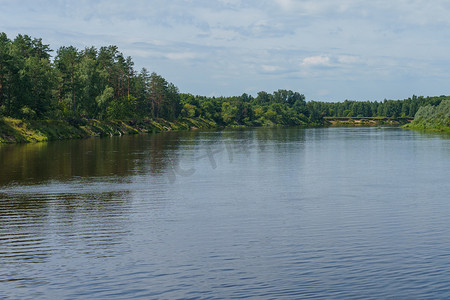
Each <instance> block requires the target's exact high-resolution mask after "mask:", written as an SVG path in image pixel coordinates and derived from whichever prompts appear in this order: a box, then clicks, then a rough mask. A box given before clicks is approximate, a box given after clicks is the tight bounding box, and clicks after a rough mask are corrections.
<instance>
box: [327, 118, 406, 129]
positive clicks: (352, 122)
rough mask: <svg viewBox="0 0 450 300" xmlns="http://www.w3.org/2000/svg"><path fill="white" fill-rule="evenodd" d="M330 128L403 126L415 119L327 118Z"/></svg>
mask: <svg viewBox="0 0 450 300" xmlns="http://www.w3.org/2000/svg"><path fill="white" fill-rule="evenodd" d="M324 119H325V122H326V123H327V125H328V126H332V127H340V126H344V127H345V126H350V127H352V126H380V125H390V126H401V125H405V124H408V123H410V122H412V121H413V118H387V117H325V118H324Z"/></svg>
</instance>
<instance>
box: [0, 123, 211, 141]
mask: <svg viewBox="0 0 450 300" xmlns="http://www.w3.org/2000/svg"><path fill="white" fill-rule="evenodd" d="M215 127H217V124H215V123H214V122H213V121H210V120H206V119H203V118H182V119H178V120H175V121H173V122H170V121H167V120H163V119H156V120H150V119H145V120H139V121H136V120H132V121H99V120H87V119H82V120H39V121H25V120H18V119H13V118H7V117H5V118H0V143H32V142H46V141H55V140H67V139H83V138H88V137H95V136H115V135H116V136H117V135H129V134H140V133H158V132H163V131H171V130H191V129H207V128H215Z"/></svg>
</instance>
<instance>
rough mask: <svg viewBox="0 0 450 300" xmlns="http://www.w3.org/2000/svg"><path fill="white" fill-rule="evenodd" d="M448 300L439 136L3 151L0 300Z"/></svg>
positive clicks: (181, 138) (234, 135) (447, 185)
mask: <svg viewBox="0 0 450 300" xmlns="http://www.w3.org/2000/svg"><path fill="white" fill-rule="evenodd" d="M309 297H311V298H324V299H330V298H345V299H351V298H365V299H367V298H373V299H380V298H389V297H392V298H404V299H415V298H420V299H423V298H447V299H448V298H450V138H449V137H448V136H443V135H430V134H422V133H418V132H414V131H407V130H402V129H398V128H326V129H296V128H289V129H248V130H236V131H206V132H205V131H203V132H202V131H192V132H172V133H167V134H159V135H141V136H126V137H114V138H103V139H99V138H95V139H88V140H81V141H63V142H52V143H40V144H29V145H7V146H1V147H0V298H7V299H9V298H11V299H41V298H42V299H93V298H95V299H133V298H141V299H149V298H150V299H153V298H155V299H177V298H183V299H188V298H191V299H197V298H221V299H223V298H225V299H229V298H260V299H268V298H272V299H279V298H289V299H292V298H295V299H297V298H309Z"/></svg>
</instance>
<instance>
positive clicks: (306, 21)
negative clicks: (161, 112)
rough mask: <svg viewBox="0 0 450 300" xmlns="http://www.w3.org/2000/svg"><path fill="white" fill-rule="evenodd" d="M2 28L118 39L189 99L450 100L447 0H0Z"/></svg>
mask: <svg viewBox="0 0 450 300" xmlns="http://www.w3.org/2000/svg"><path fill="white" fill-rule="evenodd" d="M0 32H5V33H6V34H7V35H8V37H9V38H10V39H14V37H15V36H16V35H17V34H19V33H20V34H28V35H30V36H32V37H35V38H42V39H43V42H44V43H46V44H49V45H50V48H52V49H54V50H56V49H58V48H59V47H60V46H69V45H73V46H75V47H77V48H79V49H84V48H85V47H90V46H95V47H97V48H99V47H101V46H107V45H117V46H118V47H119V50H120V51H121V52H122V53H123V54H124V55H125V56H131V57H132V58H133V61H134V62H135V69H136V70H140V69H141V68H142V67H146V68H147V69H148V70H149V71H150V72H156V73H158V74H160V75H162V76H163V77H164V78H166V80H168V81H169V82H173V83H174V84H175V85H176V86H178V88H179V89H180V91H181V92H184V93H191V94H194V95H204V96H237V95H241V94H243V93H247V94H250V95H253V96H256V94H257V93H258V92H259V91H266V92H269V93H271V92H273V91H275V90H278V89H289V90H293V91H297V92H300V93H302V94H304V95H305V96H306V99H307V100H316V101H343V100H346V99H348V100H364V101H365V100H371V101H375V100H377V101H382V100H383V99H405V98H408V97H411V96H412V95H413V94H414V95H423V96H438V95H450V1H448V0H433V1H429V0H395V1H393V0H371V1H363V0H339V1H337V0H147V1H144V0H126V1H116V0H108V1H105V0H89V1H88V0H77V1H67V0H0Z"/></svg>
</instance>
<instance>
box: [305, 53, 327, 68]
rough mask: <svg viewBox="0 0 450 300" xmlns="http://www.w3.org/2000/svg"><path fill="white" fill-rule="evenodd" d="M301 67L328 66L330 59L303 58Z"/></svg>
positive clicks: (322, 56)
mask: <svg viewBox="0 0 450 300" xmlns="http://www.w3.org/2000/svg"><path fill="white" fill-rule="evenodd" d="M302 66H307V67H308V66H330V58H329V57H328V56H325V55H320V56H310V57H305V58H304V59H303V61H302Z"/></svg>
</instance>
